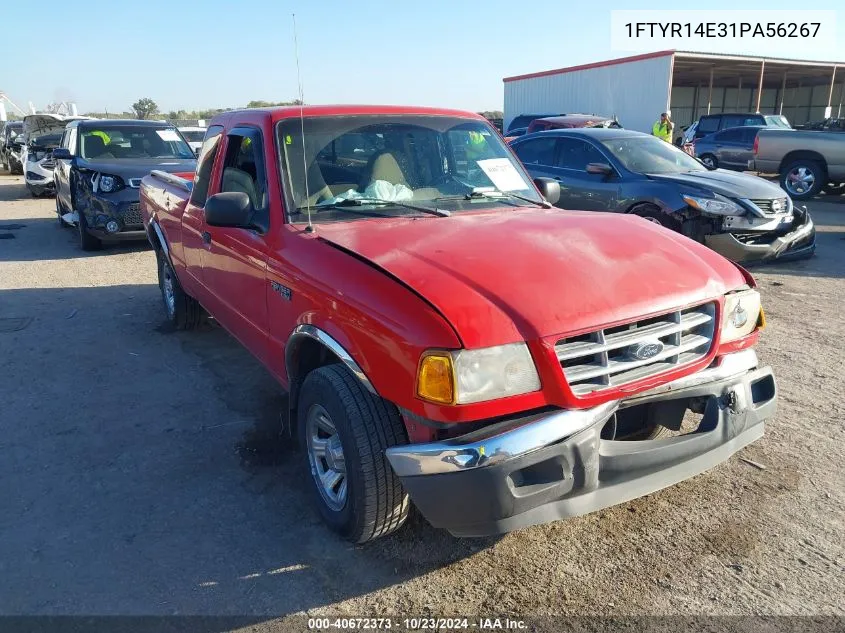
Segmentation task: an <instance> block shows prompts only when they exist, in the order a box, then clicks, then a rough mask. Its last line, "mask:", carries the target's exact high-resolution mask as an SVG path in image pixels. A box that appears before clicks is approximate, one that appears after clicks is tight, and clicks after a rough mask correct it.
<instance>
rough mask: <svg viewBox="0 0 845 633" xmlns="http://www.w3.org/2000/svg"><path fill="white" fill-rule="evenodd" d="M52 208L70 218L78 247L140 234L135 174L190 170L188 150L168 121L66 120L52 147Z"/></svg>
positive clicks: (142, 235) (138, 183)
mask: <svg viewBox="0 0 845 633" xmlns="http://www.w3.org/2000/svg"><path fill="white" fill-rule="evenodd" d="M53 158H54V159H55V161H56V168H55V170H54V171H53V178H54V179H55V182H56V213H57V214H58V216H59V223H60V224H63V225H64V224H75V225H76V228H77V231H78V233H79V245H80V247H81V248H82V249H83V250H94V249H96V248H99V247H100V245H101V243H102V242H112V241H118V240H125V239H139V240H140V239H144V240H145V239H146V238H147V234H146V232H145V231H144V226H143V223H142V221H141V205H140V192H139V187H140V186H141V179H142V178H143V177H144V176H146V175H147V174H148V173H150V171H151V170H153V169H156V170H160V171H166V172H193V171H194V168H195V167H196V160H195V158H194V152H193V151H191V148H190V147H189V146H188V143H187V142H186V141H185V139H184V138H183V137H182V135H181V134H180V133H179V131H178V130H177V129H176V128H175V127H173V126H172V125H170V124H168V123H164V122H160V121H140V120H134V119H133V120H114V121H107V120H99V119H85V120H82V121H72V122H70V123H69V124H68V125H67V127H66V128H65V131H64V135H63V136H62V140H61V143H60V146H59V147H58V148H57V149H54V150H53Z"/></svg>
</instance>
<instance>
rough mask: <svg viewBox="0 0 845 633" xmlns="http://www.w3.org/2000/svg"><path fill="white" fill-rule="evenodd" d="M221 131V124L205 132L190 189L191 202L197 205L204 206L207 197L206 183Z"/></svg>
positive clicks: (207, 182) (209, 179)
mask: <svg viewBox="0 0 845 633" xmlns="http://www.w3.org/2000/svg"><path fill="white" fill-rule="evenodd" d="M222 133H223V126H222V125H214V126H212V127H210V128H208V130H207V131H206V133H205V140H204V141H203V142H202V147H201V148H200V155H199V158H198V159H197V173H196V176H195V177H194V188H193V190H192V191H191V204H195V205H196V206H198V207H203V206H205V201H206V200H207V199H208V185H209V184H210V182H211V170H212V169H213V168H214V159H215V157H216V156H217V148H218V147H219V146H220V135H221V134H222Z"/></svg>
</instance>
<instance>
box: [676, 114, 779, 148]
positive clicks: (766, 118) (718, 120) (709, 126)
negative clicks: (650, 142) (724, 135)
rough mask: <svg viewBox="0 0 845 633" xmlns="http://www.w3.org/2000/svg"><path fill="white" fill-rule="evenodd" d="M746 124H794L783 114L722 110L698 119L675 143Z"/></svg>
mask: <svg viewBox="0 0 845 633" xmlns="http://www.w3.org/2000/svg"><path fill="white" fill-rule="evenodd" d="M746 125H766V126H772V127H781V128H785V129H791V128H792V126H791V125H790V124H789V121H787V119H786V117H785V116H783V115H782V114H758V113H748V112H722V113H720V114H705V115H704V116H702V117H700V118H699V119H698V121H696V122H695V123H693V124H692V125H690V126H689V127H688V128H686V130H684V133H683V135H682V136H681V135H679V136H677V137H676V138H675V145H678V146H680V145H682V144H683V143H691V142H692V141H693V140H695V139H700V138H701V137H703V136H707V135H708V134H713V133H715V132H719V131H721V130H724V129H725V128H729V127H745V126H746Z"/></svg>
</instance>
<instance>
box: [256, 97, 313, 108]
mask: <svg viewBox="0 0 845 633" xmlns="http://www.w3.org/2000/svg"><path fill="white" fill-rule="evenodd" d="M301 103H302V102H301V101H300V100H299V99H294V100H293V101H261V100H255V101H250V102H249V103H247V104H246V107H247V108H272V107H275V106H289V105H300V104H301Z"/></svg>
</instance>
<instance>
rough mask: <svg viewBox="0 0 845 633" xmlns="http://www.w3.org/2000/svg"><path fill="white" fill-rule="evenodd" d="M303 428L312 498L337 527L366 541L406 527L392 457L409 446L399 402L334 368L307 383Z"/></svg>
mask: <svg viewBox="0 0 845 633" xmlns="http://www.w3.org/2000/svg"><path fill="white" fill-rule="evenodd" d="M297 428H298V432H299V439H300V443H301V445H302V447H303V448H304V451H303V452H304V453H305V460H304V461H305V467H306V468H307V469H308V471H309V472H310V473H311V478H310V479H311V484H312V486H311V488H312V491H313V496H314V498H315V500H316V503H317V507H318V509H319V512H320V515H321V516H322V517H323V520H324V521H325V522H326V523H327V524H328V526H329V527H330V528H331V529H333V530H334V531H335V532H338V533H339V534H341V535H342V536H344V537H345V538H347V539H348V540H350V541H352V542H353V543H365V542H367V541H371V540H373V539H376V538H379V537H381V536H385V535H387V534H390V533H392V532H394V531H396V530H397V529H399V528H400V527H401V526H402V524H403V523H404V522H405V520H406V519H407V518H408V513H409V511H410V500H409V498H408V495H407V493H406V492H405V490H404V489H403V488H402V484H401V483H400V481H399V479H398V477H396V474H395V473H394V472H393V469H392V468H391V467H390V464H389V462H388V460H387V456H386V455H385V450H386V449H388V448H390V447H391V446H396V445H400V444H405V443H406V442H407V440H406V435H405V426H404V424H403V423H402V418H401V417H400V415H399V411H398V410H397V409H396V407H395V406H394V405H392V404H391V403H389V402H386V401H385V400H382V399H381V398H379V397H378V396H376V395H374V394H372V393H370V392H369V391H367V390H366V389H365V388H364V387H363V385H361V383H360V381H359V380H358V379H357V378H356V377H355V376H353V375H352V373H350V372H349V371H348V370H347V369H346V368H345V367H343V366H342V365H327V366H324V367H319V368H317V369H315V370H314V371H312V372H311V373H310V374H308V376H306V378H305V381H304V383H303V384H302V390H301V393H300V398H299V404H298V407H297Z"/></svg>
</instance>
